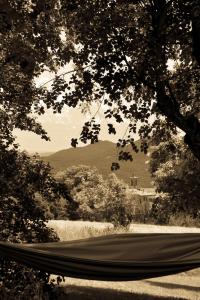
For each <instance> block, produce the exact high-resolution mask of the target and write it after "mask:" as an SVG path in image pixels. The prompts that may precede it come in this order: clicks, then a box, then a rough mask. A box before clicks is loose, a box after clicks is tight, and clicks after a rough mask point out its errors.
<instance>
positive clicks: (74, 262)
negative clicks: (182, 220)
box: [0, 233, 200, 281]
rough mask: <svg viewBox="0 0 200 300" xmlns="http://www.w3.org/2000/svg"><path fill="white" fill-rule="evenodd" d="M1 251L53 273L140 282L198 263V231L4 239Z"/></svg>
mask: <svg viewBox="0 0 200 300" xmlns="http://www.w3.org/2000/svg"><path fill="white" fill-rule="evenodd" d="M0 255H1V256H2V257H6V258H9V259H11V260H15V261H17V262H19V263H22V264H25V265H27V266H29V267H32V268H36V269H39V270H42V271H45V272H48V273H50V274H56V275H61V276H68V277H74V278H83V279H93V280H111V281H121V280H139V279H145V278H152V277H159V276H164V275H170V274H176V273H179V272H182V271H187V270H191V269H194V268H198V267H200V234H199V233H186V234H185V233H182V234H169V233H168V234H157V233H156V234H116V235H109V236H101V237H96V238H89V239H82V240H76V241H69V242H55V243H40V244H11V243H7V242H0Z"/></svg>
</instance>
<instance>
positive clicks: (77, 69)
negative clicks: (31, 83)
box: [39, 64, 93, 88]
mask: <svg viewBox="0 0 200 300" xmlns="http://www.w3.org/2000/svg"><path fill="white" fill-rule="evenodd" d="M92 65H93V64H90V65H89V66H85V67H82V68H76V69H74V70H70V71H67V72H64V73H62V74H60V75H58V76H55V77H54V78H51V79H49V80H48V81H46V82H45V83H43V84H41V85H40V86H39V88H42V87H43V86H45V85H46V84H47V83H49V82H51V81H53V80H54V79H55V78H56V77H57V78H59V77H62V76H63V77H64V76H65V75H67V74H70V73H73V72H76V71H79V70H84V69H86V68H89V67H91V66H92Z"/></svg>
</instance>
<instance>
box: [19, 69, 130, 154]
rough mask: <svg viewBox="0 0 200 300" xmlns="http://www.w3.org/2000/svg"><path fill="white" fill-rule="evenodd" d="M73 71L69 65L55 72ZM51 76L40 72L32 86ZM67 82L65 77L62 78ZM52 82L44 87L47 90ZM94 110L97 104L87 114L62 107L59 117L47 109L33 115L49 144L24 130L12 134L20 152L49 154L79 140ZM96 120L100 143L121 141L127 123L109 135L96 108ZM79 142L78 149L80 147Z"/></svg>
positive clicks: (52, 75) (78, 109)
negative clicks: (41, 113)
mask: <svg viewBox="0 0 200 300" xmlns="http://www.w3.org/2000/svg"><path fill="white" fill-rule="evenodd" d="M68 70H69V71H70V70H73V66H72V65H69V66H67V67H65V68H62V69H60V70H59V72H58V74H61V73H63V72H65V71H68ZM54 76H55V75H54V74H52V73H50V72H47V71H46V72H44V73H43V74H42V75H41V76H40V77H39V78H37V79H36V85H37V86H41V85H43V84H44V83H46V82H47V81H48V80H50V79H52V78H53V77H54ZM66 79H67V78H66ZM51 83H52V82H50V83H48V84H46V85H45V86H46V87H47V88H48V87H50V85H51ZM97 110H98V106H97V104H93V105H92V107H91V113H87V114H83V113H82V112H81V109H80V108H69V107H65V108H64V109H63V111H62V113H61V114H54V113H53V112H52V110H51V109H49V110H47V111H46V112H45V114H44V115H42V116H37V120H38V121H39V122H40V123H41V124H42V126H43V128H44V129H45V130H46V131H47V133H48V136H49V137H50V139H51V141H45V140H42V139H41V138H40V137H39V136H37V135H36V134H34V133H30V132H28V131H21V130H18V129H16V130H15V131H14V135H15V136H16V141H17V142H18V143H19V145H20V149H21V150H26V151H28V152H29V153H35V152H37V153H49V152H56V151H59V150H62V149H67V148H70V147H71V138H79V136H80V133H81V130H82V126H83V124H84V123H85V122H86V121H89V120H91V117H92V116H93V115H94V114H95V112H96V111H97ZM96 118H97V120H98V121H99V122H100V123H101V132H100V135H99V139H100V140H109V141H112V142H117V140H118V139H119V138H122V137H123V135H124V132H125V131H126V128H127V123H124V124H120V125H119V124H116V123H113V124H115V125H116V129H117V134H116V135H110V134H109V133H108V129H107V123H106V121H105V118H104V115H103V111H102V110H101V109H100V110H99V112H98V113H97V115H96ZM84 145H85V144H82V143H81V142H80V144H79V146H84Z"/></svg>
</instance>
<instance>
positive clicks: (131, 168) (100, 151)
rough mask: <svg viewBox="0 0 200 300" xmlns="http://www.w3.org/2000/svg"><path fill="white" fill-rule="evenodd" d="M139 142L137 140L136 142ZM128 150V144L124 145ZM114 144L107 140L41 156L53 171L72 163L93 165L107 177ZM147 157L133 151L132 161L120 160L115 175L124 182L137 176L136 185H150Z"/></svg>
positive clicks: (62, 168) (115, 149)
mask: <svg viewBox="0 0 200 300" xmlns="http://www.w3.org/2000/svg"><path fill="white" fill-rule="evenodd" d="M137 143H139V142H137ZM126 150H128V146H127V147H126ZM116 157H117V148H116V145H115V144H114V143H112V142H109V141H100V142H99V143H96V144H92V145H87V146H85V147H77V148H70V149H66V150H61V151H58V152H56V153H54V154H52V155H49V156H46V157H43V160H44V161H46V162H49V163H50V165H51V166H52V167H53V169H54V172H55V173H56V172H57V171H61V170H65V169H66V168H68V167H70V166H72V165H80V164H82V165H89V166H95V167H96V168H97V169H98V171H99V173H100V174H102V175H103V176H104V177H107V175H108V174H109V173H111V164H112V162H114V161H116ZM148 160H149V157H148V156H147V155H145V154H144V153H141V152H139V153H134V154H133V161H132V162H130V161H129V162H125V161H121V162H120V169H119V170H117V171H115V173H116V175H117V176H118V177H119V178H121V179H123V180H124V181H125V182H127V183H129V182H130V177H131V176H137V177H138V186H140V187H151V181H152V179H151V175H150V173H149V171H148V163H147V161H148Z"/></svg>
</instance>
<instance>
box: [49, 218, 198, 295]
mask: <svg viewBox="0 0 200 300" xmlns="http://www.w3.org/2000/svg"><path fill="white" fill-rule="evenodd" d="M48 226H51V227H53V228H54V229H55V230H56V232H57V233H58V235H59V236H60V238H61V240H65V241H66V240H73V239H80V238H87V237H92V236H99V235H103V234H111V233H116V232H125V230H122V229H120V230H115V229H114V228H113V226H112V224H109V223H98V222H83V221H61V220H60V221H54V220H52V221H50V222H49V223H48ZM126 232H135V233H137V232H143V233H144V232H147V233H150V232H161V233H162V232H180V233H183V232H199V233H200V228H187V227H177V226H156V225H146V224H132V225H131V226H130V228H129V229H127V230H126ZM63 285H64V286H67V287H63V289H60V291H59V293H60V294H59V297H58V299H59V300H62V299H67V300H72V299H73V300H79V299H80V300H89V299H95V300H133V299H134V300H153V299H155V300H157V299H162V300H165V299H174V298H176V299H190V300H200V269H196V270H192V271H189V272H184V273H180V274H178V275H171V276H165V277H159V278H153V279H149V280H141V281H126V282H106V281H95V280H90V281H89V280H82V279H73V278H66V279H65V282H64V283H63Z"/></svg>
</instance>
